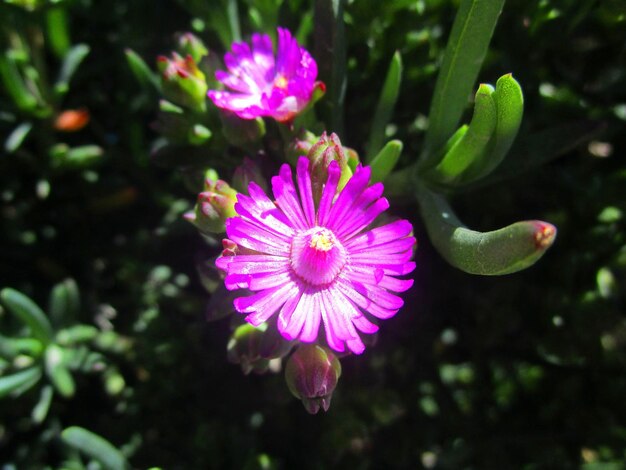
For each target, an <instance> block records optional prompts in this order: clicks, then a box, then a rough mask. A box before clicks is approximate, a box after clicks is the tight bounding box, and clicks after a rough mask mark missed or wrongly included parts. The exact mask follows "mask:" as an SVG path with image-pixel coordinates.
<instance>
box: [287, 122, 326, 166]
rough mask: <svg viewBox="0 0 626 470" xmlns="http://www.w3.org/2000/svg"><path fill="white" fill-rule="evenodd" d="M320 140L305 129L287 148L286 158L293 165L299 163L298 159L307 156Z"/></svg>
mask: <svg viewBox="0 0 626 470" xmlns="http://www.w3.org/2000/svg"><path fill="white" fill-rule="evenodd" d="M318 140H319V138H318V137H317V136H316V135H315V134H313V133H312V132H310V131H307V130H305V129H303V130H302V131H300V133H299V134H298V136H296V138H295V139H293V140H292V141H291V142H289V144H288V145H286V146H285V156H286V157H287V161H288V162H289V163H291V164H292V165H294V166H295V165H296V164H297V163H298V158H299V157H300V156H302V155H306V154H307V153H309V150H311V147H313V145H314V144H315V143H316V142H317V141H318Z"/></svg>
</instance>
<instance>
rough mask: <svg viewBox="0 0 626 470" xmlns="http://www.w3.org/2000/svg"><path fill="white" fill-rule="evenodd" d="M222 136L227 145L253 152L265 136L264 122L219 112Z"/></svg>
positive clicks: (259, 119)
mask: <svg viewBox="0 0 626 470" xmlns="http://www.w3.org/2000/svg"><path fill="white" fill-rule="evenodd" d="M219 116H220V121H222V134H224V137H226V140H227V141H228V143H229V144H231V145H234V146H235V147H238V148H240V149H243V150H245V151H247V152H250V153H252V152H254V151H255V150H256V149H257V148H258V144H259V142H260V141H261V139H262V138H263V136H264V135H265V121H263V119H261V118H256V119H241V118H240V117H239V116H237V115H236V114H235V113H233V112H231V111H226V110H220V113H219Z"/></svg>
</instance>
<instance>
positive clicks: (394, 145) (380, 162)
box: [371, 140, 402, 183]
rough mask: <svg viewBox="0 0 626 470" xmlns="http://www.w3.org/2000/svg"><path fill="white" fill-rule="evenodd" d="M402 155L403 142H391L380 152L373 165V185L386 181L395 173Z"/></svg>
mask: <svg viewBox="0 0 626 470" xmlns="http://www.w3.org/2000/svg"><path fill="white" fill-rule="evenodd" d="M401 153H402V142H400V141H399V140H391V141H389V142H387V144H386V145H385V146H384V147H383V148H382V149H381V150H380V152H378V154H377V155H376V156H375V157H374V159H373V160H372V163H371V168H372V178H371V181H372V183H376V182H377V181H384V180H385V178H387V176H388V175H389V173H391V172H392V171H393V169H394V168H395V167H396V164H397V163H398V159H399V158H400V154H401Z"/></svg>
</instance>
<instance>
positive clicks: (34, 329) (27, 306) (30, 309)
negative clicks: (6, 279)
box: [0, 287, 54, 345]
mask: <svg viewBox="0 0 626 470" xmlns="http://www.w3.org/2000/svg"><path fill="white" fill-rule="evenodd" d="M0 299H2V302H3V303H4V304H5V305H6V306H7V308H8V309H9V310H10V311H11V312H12V313H13V314H14V315H15V316H17V317H18V318H19V319H20V320H22V321H23V322H24V323H25V324H26V325H27V326H28V327H29V328H30V331H31V334H32V335H33V337H34V338H36V339H38V340H39V341H41V342H42V343H43V344H44V345H47V344H49V343H50V342H51V341H52V338H53V336H54V332H53V331H52V326H51V325H50V321H49V320H48V317H46V314H45V313H43V311H42V310H41V309H40V308H39V307H38V306H37V304H35V302H33V301H32V300H31V299H29V298H28V297H27V296H25V295H24V294H22V293H21V292H18V291H16V290H14V289H11V288H8V287H7V288H5V289H2V291H0Z"/></svg>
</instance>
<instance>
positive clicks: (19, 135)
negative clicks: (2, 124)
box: [4, 122, 33, 153]
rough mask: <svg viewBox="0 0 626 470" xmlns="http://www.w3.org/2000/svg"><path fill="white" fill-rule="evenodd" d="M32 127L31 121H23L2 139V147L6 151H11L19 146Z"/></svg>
mask: <svg viewBox="0 0 626 470" xmlns="http://www.w3.org/2000/svg"><path fill="white" fill-rule="evenodd" d="M32 128H33V123H32V122H23V123H21V124H20V125H19V126H17V127H16V128H15V129H13V132H11V133H10V134H9V137H7V139H6V140H5V141H4V149H5V150H6V151H7V153H13V152H15V151H16V150H17V149H19V148H20V146H21V145H22V143H23V142H24V140H25V139H26V137H27V136H28V134H29V133H30V131H31V129H32Z"/></svg>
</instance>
